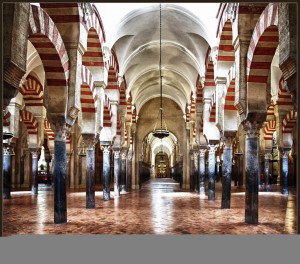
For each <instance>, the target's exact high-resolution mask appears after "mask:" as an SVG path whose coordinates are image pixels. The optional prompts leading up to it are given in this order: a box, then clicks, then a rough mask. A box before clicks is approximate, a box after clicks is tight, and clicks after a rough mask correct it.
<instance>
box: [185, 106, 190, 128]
mask: <svg viewBox="0 0 300 264" xmlns="http://www.w3.org/2000/svg"><path fill="white" fill-rule="evenodd" d="M185 117H186V118H185V122H186V123H189V122H190V121H191V113H190V110H189V107H188V103H186V104H185Z"/></svg>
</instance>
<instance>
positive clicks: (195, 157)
mask: <svg viewBox="0 0 300 264" xmlns="http://www.w3.org/2000/svg"><path fill="white" fill-rule="evenodd" d="M259 129H260V127H259V124H258V123H256V122H255V121H253V122H250V121H246V122H244V130H245V132H246V142H245V159H246V160H245V175H246V182H245V187H246V190H245V222H246V223H251V224H257V223H258V190H259V178H258V177H259ZM233 138H234V137H233V136H230V137H223V138H222V141H223V143H224V150H223V165H222V202H221V208H222V209H229V208H230V196H231V180H232V159H233V156H232V143H233ZM216 149H217V145H216V144H209V145H208V201H214V200H215V180H216V179H215V175H216V171H215V163H216V160H215V151H216ZM205 151H206V149H200V150H197V151H193V153H191V154H192V157H191V162H192V163H193V164H192V166H191V169H192V170H193V173H191V177H192V180H191V182H192V183H193V186H194V191H197V192H199V194H200V196H202V197H203V196H205ZM289 151H290V148H285V149H284V150H283V151H282V153H283V154H282V157H281V158H282V193H283V194H284V195H288V154H289ZM237 161H238V164H237V166H238V171H237V172H238V174H242V168H243V162H242V160H241V158H240V155H238V157H237ZM269 161H270V153H269V152H266V153H265V168H264V173H265V175H266V190H267V191H270V179H269ZM198 164H199V167H198Z"/></svg>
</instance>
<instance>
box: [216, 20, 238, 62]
mask: <svg viewBox="0 0 300 264" xmlns="http://www.w3.org/2000/svg"><path fill="white" fill-rule="evenodd" d="M224 17H225V16H224ZM217 60H218V61H223V62H234V60H235V57H234V48H233V46H232V24H231V21H230V20H227V21H225V23H224V25H223V27H222V31H221V35H220V42H219V50H218V59H217Z"/></svg>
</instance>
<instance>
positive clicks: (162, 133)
mask: <svg viewBox="0 0 300 264" xmlns="http://www.w3.org/2000/svg"><path fill="white" fill-rule="evenodd" d="M159 76H160V108H159V115H160V128H159V129H157V128H156V125H157V121H156V123H155V126H154V129H153V132H152V135H153V136H154V137H157V138H160V139H162V138H165V137H167V136H169V134H170V133H169V131H168V129H167V125H166V122H165V120H164V119H163V105H162V74H161V3H160V5H159ZM163 123H164V126H165V127H164V128H163Z"/></svg>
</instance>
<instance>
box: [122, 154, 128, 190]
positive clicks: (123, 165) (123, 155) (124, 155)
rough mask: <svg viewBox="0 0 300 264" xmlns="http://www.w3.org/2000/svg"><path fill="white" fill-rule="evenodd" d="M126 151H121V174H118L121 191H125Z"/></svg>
mask: <svg viewBox="0 0 300 264" xmlns="http://www.w3.org/2000/svg"><path fill="white" fill-rule="evenodd" d="M126 154H127V152H126V151H122V152H121V174H120V185H121V186H120V189H121V193H126Z"/></svg>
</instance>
